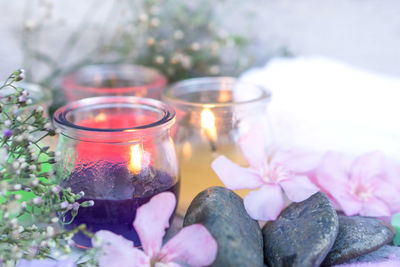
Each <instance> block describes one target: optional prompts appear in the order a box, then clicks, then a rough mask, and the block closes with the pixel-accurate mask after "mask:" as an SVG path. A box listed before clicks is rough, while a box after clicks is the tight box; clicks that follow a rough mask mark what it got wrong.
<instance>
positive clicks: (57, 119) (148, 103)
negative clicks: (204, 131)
mask: <svg viewBox="0 0 400 267" xmlns="http://www.w3.org/2000/svg"><path fill="white" fill-rule="evenodd" d="M104 105H108V106H106V107H104ZM122 105H124V106H125V107H126V106H127V105H128V106H129V105H132V107H133V106H134V105H135V106H142V107H143V108H144V107H150V108H153V109H155V110H159V111H160V114H161V117H160V119H157V120H156V121H154V122H151V123H148V124H143V125H139V126H133V127H126V128H107V129H105V128H91V127H86V126H81V125H77V124H76V123H73V122H71V121H70V120H69V119H68V115H69V114H70V113H71V112H72V111H76V110H77V109H80V108H82V109H83V108H89V107H96V106H97V107H99V106H103V108H113V107H118V106H122ZM136 108H138V107H136ZM53 122H54V125H55V126H56V128H58V129H60V130H61V131H62V133H63V134H65V135H68V136H70V137H74V138H78V139H81V138H80V137H82V138H83V139H97V138H99V139H102V138H106V139H108V138H109V134H110V133H113V136H112V138H113V139H121V138H125V137H126V138H130V137H132V136H133V135H148V134H153V133H154V132H157V131H162V130H163V129H169V128H170V127H171V126H172V124H173V123H174V122H175V110H174V109H173V108H172V107H170V106H169V105H167V104H165V103H163V102H161V101H159V100H156V99H151V98H143V97H135V96H99V97H90V98H84V99H80V100H77V101H73V102H70V103H68V104H66V105H64V106H62V107H61V108H59V109H57V110H56V111H55V112H54V114H53Z"/></svg>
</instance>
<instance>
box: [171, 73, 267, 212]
mask: <svg viewBox="0 0 400 267" xmlns="http://www.w3.org/2000/svg"><path fill="white" fill-rule="evenodd" d="M269 98H270V94H269V93H268V92H267V91H266V90H265V89H264V88H262V87H260V86H256V85H252V84H247V83H244V82H241V81H238V80H236V79H234V78H229V77H205V78H195V79H189V80H184V81H181V82H178V83H176V84H174V85H172V86H171V87H169V88H168V89H167V90H166V91H165V93H164V99H165V100H166V101H167V102H168V103H170V104H171V105H172V106H173V107H174V108H175V110H176V113H177V128H176V132H175V134H174V135H173V136H174V141H175V145H176V148H177V153H178V157H179V166H180V175H181V190H180V197H179V202H178V213H180V214H181V215H183V214H185V212H186V210H187V208H188V206H189V204H190V202H191V201H192V200H193V198H195V197H196V195H197V194H198V193H199V192H201V191H203V190H204V189H206V188H208V187H211V186H224V185H223V184H222V182H221V181H220V180H219V178H218V177H217V175H216V174H215V173H214V171H213V170H212V168H211V163H212V162H213V161H214V160H215V159H216V158H217V157H218V156H221V155H223V156H226V157H227V158H229V159H230V160H232V161H233V162H235V163H237V164H239V165H241V166H244V167H246V166H247V162H246V160H245V158H244V157H243V155H242V152H241V150H240V146H239V145H238V141H239V140H240V138H241V137H242V136H244V135H245V134H247V133H248V132H249V131H251V129H254V126H257V129H262V130H263V131H264V130H267V129H268V127H269V126H268V119H267V117H266V111H267V109H266V106H267V103H268V101H269ZM265 134H266V138H268V139H269V140H270V138H269V136H267V134H268V133H267V131H265ZM237 193H238V194H239V195H240V196H242V197H243V196H245V195H246V194H247V193H248V190H240V191H237Z"/></svg>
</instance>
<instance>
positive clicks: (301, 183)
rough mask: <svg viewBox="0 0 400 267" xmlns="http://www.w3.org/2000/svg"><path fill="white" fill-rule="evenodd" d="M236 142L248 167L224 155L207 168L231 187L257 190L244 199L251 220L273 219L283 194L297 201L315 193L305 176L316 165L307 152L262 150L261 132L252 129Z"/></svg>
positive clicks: (316, 189) (313, 158)
mask: <svg viewBox="0 0 400 267" xmlns="http://www.w3.org/2000/svg"><path fill="white" fill-rule="evenodd" d="M251 133H252V134H251V135H247V136H244V138H242V139H241V140H240V142H239V144H240V147H241V150H242V152H243V155H244V156H245V158H246V159H247V162H248V163H249V165H250V167H249V168H244V167H241V166H239V165H237V164H235V163H233V162H232V161H230V160H229V159H228V158H226V157H225V156H220V157H218V158H217V159H215V160H214V161H213V163H212V164H211V167H212V168H213V170H214V171H215V173H216V174H217V175H218V177H219V178H220V179H221V181H222V182H223V183H224V184H225V186H226V187H227V188H229V189H231V190H239V189H258V190H257V191H251V192H249V193H248V194H247V195H246V196H245V198H244V206H245V208H246V211H247V213H248V214H249V215H250V216H251V217H252V218H253V219H255V220H263V221H269V220H275V219H276V218H277V217H278V215H279V214H280V212H281V211H282V209H283V208H284V206H285V200H284V194H283V192H285V193H286V196H287V198H288V199H289V200H291V201H294V202H300V201H303V200H305V199H307V198H309V197H310V196H311V195H313V194H314V193H316V192H318V188H317V187H316V186H315V185H314V184H313V183H312V182H311V181H310V180H309V178H308V177H307V176H306V175H305V174H306V173H308V172H309V171H310V170H311V169H312V168H314V167H316V165H317V164H316V163H317V162H318V161H317V160H316V157H314V155H311V154H308V155H306V154H301V153H293V152H275V153H271V154H268V153H267V152H266V150H265V143H264V138H263V136H262V132H261V131H252V132H251Z"/></svg>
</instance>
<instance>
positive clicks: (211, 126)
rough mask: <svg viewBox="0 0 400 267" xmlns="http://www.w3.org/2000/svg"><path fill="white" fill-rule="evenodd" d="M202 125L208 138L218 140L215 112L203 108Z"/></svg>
mask: <svg viewBox="0 0 400 267" xmlns="http://www.w3.org/2000/svg"><path fill="white" fill-rule="evenodd" d="M200 125H201V128H202V129H203V131H204V133H205V134H206V136H207V138H209V139H210V140H211V141H213V142H215V141H216V140H217V128H216V127H215V116H214V113H212V111H211V110H210V109H208V108H205V109H203V111H202V112H201V114H200Z"/></svg>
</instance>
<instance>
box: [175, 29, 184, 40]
mask: <svg viewBox="0 0 400 267" xmlns="http://www.w3.org/2000/svg"><path fill="white" fill-rule="evenodd" d="M184 36H185V34H184V33H183V31H181V30H176V31H175V32H174V38H175V39H176V40H182V39H183V37H184Z"/></svg>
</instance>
